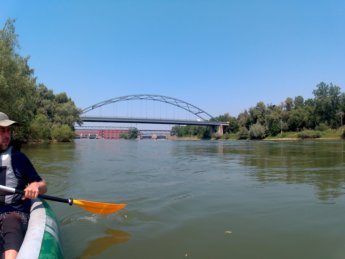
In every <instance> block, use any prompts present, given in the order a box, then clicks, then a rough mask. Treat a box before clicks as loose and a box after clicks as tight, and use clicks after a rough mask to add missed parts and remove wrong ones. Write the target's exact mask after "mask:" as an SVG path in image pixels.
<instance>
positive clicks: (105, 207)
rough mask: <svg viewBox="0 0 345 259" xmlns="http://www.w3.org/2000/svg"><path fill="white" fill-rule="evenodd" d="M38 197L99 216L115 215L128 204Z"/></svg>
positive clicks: (0, 187) (41, 195)
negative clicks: (73, 206) (79, 208)
mask: <svg viewBox="0 0 345 259" xmlns="http://www.w3.org/2000/svg"><path fill="white" fill-rule="evenodd" d="M0 190H3V191H7V192H10V193H19V194H24V191H23V190H18V189H15V188H12V187H8V186H4V185H0ZM38 197H39V198H42V199H45V200H50V201H57V202H63V203H68V204H69V205H77V206H79V207H81V208H83V209H84V210H87V211H89V212H92V213H97V214H110V213H115V212H117V211H119V210H121V209H123V208H124V207H126V204H113V203H106V202H95V201H86V200H76V199H72V198H70V199H65V198H59V197H54V196H50V195H45V194H40V195H38Z"/></svg>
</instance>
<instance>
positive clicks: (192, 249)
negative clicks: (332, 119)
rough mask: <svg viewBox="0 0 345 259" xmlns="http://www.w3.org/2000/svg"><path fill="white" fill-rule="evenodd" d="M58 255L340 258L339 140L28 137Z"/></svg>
mask: <svg viewBox="0 0 345 259" xmlns="http://www.w3.org/2000/svg"><path fill="white" fill-rule="evenodd" d="M23 151H24V152H25V153H26V154H27V155H28V156H29V157H30V158H31V160H32V162H33V164H34V165H35V167H36V168H37V170H38V171H39V172H40V173H41V175H42V176H43V177H44V178H45V179H46V180H47V181H48V183H49V192H48V194H51V195H56V196H61V197H66V198H68V197H74V198H76V199H86V200H93V201H108V202H113V203H127V204H128V205H127V207H126V208H125V209H123V210H121V211H120V212H118V213H116V214H111V215H106V216H104V215H97V214H92V213H88V212H86V211H84V210H82V209H81V208H79V207H76V206H69V205H65V204H60V203H56V202H49V203H50V205H51V206H52V207H53V209H54V211H55V212H56V215H57V217H58V219H59V221H60V227H61V237H62V240H63V246H64V252H65V255H66V258H129V259H136V258H138V259H139V258H140V259H142V258H145V259H146V258H147V259H156V258H157V259H162V258H164V259H170V258H197V259H210V258H260V259H261V258H280V259H281V258H289V259H291V258H312V259H315V258H320V259H324V258H345V195H344V194H345V164H344V162H345V153H344V151H345V142H343V141H340V140H338V141H291V142H290V141H283V142H278V141H272V142H270V141H224V142H223V141H152V140H142V141H128V140H127V141H126V140H76V141H75V143H72V144H71V143H69V144H54V145H32V146H25V147H24V148H23Z"/></svg>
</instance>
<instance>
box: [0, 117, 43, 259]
mask: <svg viewBox="0 0 345 259" xmlns="http://www.w3.org/2000/svg"><path fill="white" fill-rule="evenodd" d="M13 124H17V122H15V121H13V120H10V119H9V118H8V116H7V115H6V114H5V113H3V112H0V184H1V185H6V186H9V187H13V188H16V189H22V190H24V193H25V194H24V195H20V194H8V193H3V192H0V249H1V253H2V255H3V257H2V258H6V259H8V258H16V256H17V253H18V251H19V248H20V246H21V244H22V242H23V239H24V236H25V232H26V229H27V226H28V220H29V215H30V206H31V201H30V199H35V198H37V196H38V195H39V194H43V193H45V192H46V191H47V184H46V182H45V181H44V180H43V179H42V178H41V177H40V176H39V175H38V173H37V172H36V170H35V168H34V167H33V166H32V164H31V162H30V160H29V159H28V158H27V157H26V156H25V155H24V154H23V153H21V152H20V151H19V150H16V149H15V148H14V147H12V146H11V145H10V142H11V128H10V127H11V125H13Z"/></svg>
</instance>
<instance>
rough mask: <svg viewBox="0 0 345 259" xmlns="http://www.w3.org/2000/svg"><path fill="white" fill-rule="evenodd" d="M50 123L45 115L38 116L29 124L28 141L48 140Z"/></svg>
mask: <svg viewBox="0 0 345 259" xmlns="http://www.w3.org/2000/svg"><path fill="white" fill-rule="evenodd" d="M50 131H51V123H50V122H49V120H48V118H47V116H46V115H43V114H38V115H36V116H35V118H34V119H33V120H32V121H31V124H30V140H34V141H39V140H48V139H50V138H51V132H50Z"/></svg>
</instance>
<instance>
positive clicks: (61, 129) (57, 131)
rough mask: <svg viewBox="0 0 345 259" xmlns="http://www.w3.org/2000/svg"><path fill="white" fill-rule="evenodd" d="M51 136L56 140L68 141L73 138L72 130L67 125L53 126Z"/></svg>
mask: <svg viewBox="0 0 345 259" xmlns="http://www.w3.org/2000/svg"><path fill="white" fill-rule="evenodd" d="M52 138H53V139H54V140H56V141H58V142H69V141H71V140H72V139H73V138H74V132H73V130H71V128H70V127H69V126H67V125H61V126H53V129H52Z"/></svg>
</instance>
